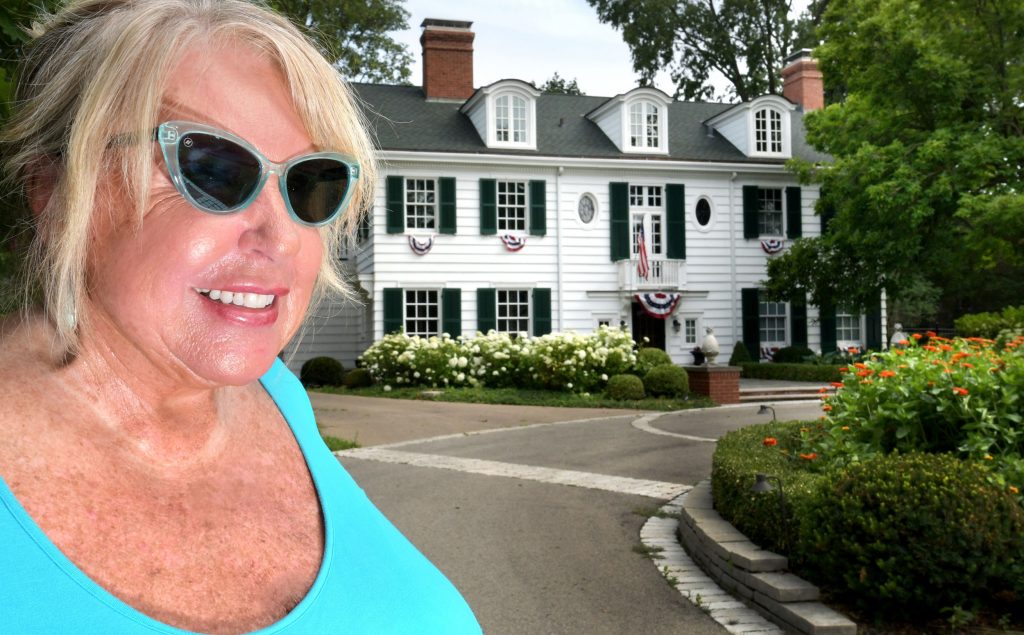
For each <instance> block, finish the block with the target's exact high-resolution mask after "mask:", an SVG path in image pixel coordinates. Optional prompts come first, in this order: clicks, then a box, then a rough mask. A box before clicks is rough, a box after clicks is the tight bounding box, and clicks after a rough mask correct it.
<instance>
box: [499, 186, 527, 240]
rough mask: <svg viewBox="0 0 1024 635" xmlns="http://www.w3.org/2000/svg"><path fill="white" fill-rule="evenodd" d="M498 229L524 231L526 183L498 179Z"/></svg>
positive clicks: (501, 230) (502, 230)
mask: <svg viewBox="0 0 1024 635" xmlns="http://www.w3.org/2000/svg"><path fill="white" fill-rule="evenodd" d="M497 207H498V231H500V232H508V231H520V232H521V231H526V183H524V182H522V181H498V205H497Z"/></svg>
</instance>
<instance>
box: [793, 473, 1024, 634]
mask: <svg viewBox="0 0 1024 635" xmlns="http://www.w3.org/2000/svg"><path fill="white" fill-rule="evenodd" d="M788 489H789V488H788V483H787V493H788ZM801 516H802V517H801V523H800V540H799V545H800V546H799V552H800V560H801V562H802V564H801V572H802V573H808V574H810V577H811V578H812V579H813V580H815V581H816V582H818V583H820V584H822V585H825V586H827V587H831V588H832V589H833V590H836V591H840V594H841V595H842V597H843V598H844V600H846V601H849V602H851V603H853V604H855V605H856V606H857V607H858V608H860V609H861V610H863V611H865V612H866V613H867V614H868V615H870V616H874V617H890V618H897V619H900V620H905V619H907V618H908V617H909V618H911V619H915V620H916V619H934V618H936V617H939V613H940V611H941V610H942V609H944V608H947V607H953V606H956V605H960V606H963V607H976V606H988V607H992V605H993V602H994V600H993V598H994V597H999V598H1004V599H1006V600H1012V599H1014V598H1015V596H1016V597H1018V598H1019V595H1017V594H1019V593H1020V592H1021V591H1024V588H1022V587H1021V586H1020V582H1021V575H1022V573H1024V560H1022V558H1024V556H1022V554H1024V510H1022V509H1021V507H1020V506H1019V505H1017V504H1016V503H1015V502H1014V501H1013V500H1012V498H1011V497H1010V496H1008V495H1006V494H1005V493H1003V492H1001V491H999V490H998V489H996V488H994V487H993V486H992V485H990V484H989V481H988V478H987V475H986V473H985V470H984V469H983V467H981V466H979V465H977V464H972V463H967V462H963V461H960V460H958V459H956V458H955V457H953V456H949V455H941V454H909V455H898V454H897V455H889V456H881V457H877V458H875V459H872V460H870V461H866V462H864V463H860V464H856V465H851V466H849V467H847V468H846V470H845V471H841V472H840V471H836V472H834V473H831V474H830V475H829V476H826V477H825V479H824V482H823V483H822V487H821V488H819V491H818V493H817V495H816V496H815V497H814V500H813V501H812V503H811V504H810V505H807V506H806V507H803V508H802V510H801ZM1015 587H1016V588H1015ZM1003 608H1005V607H999V609H998V610H1002V609H1003Z"/></svg>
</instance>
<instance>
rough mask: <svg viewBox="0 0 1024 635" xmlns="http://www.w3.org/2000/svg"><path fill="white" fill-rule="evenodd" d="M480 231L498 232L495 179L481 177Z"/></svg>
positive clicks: (484, 233) (487, 232) (490, 233)
mask: <svg viewBox="0 0 1024 635" xmlns="http://www.w3.org/2000/svg"><path fill="white" fill-rule="evenodd" d="M480 233H481V234H482V235H485V236H487V235H494V234H497V233H498V182H497V181H495V180H494V179H480ZM491 328H493V327H491ZM486 332H487V331H484V333H486Z"/></svg>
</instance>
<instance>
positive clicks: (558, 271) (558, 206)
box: [555, 166, 565, 333]
mask: <svg viewBox="0 0 1024 635" xmlns="http://www.w3.org/2000/svg"><path fill="white" fill-rule="evenodd" d="M564 172H565V168H563V167H562V166H558V169H556V170H555V288H556V289H557V290H558V311H557V312H556V313H557V315H558V328H557V329H556V330H557V332H559V333H560V332H561V331H562V307H563V306H565V296H564V295H562V174H563V173H564Z"/></svg>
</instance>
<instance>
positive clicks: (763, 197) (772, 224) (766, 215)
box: [757, 188, 782, 236]
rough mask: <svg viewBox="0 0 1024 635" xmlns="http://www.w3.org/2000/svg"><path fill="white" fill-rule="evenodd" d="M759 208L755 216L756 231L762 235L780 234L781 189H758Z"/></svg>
mask: <svg viewBox="0 0 1024 635" xmlns="http://www.w3.org/2000/svg"><path fill="white" fill-rule="evenodd" d="M757 193H758V198H759V200H760V205H761V209H760V212H759V213H758V216H757V224H758V232H759V233H760V234H761V235H762V236H781V235H782V190H781V189H779V188H762V189H759V190H758V192H757Z"/></svg>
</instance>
